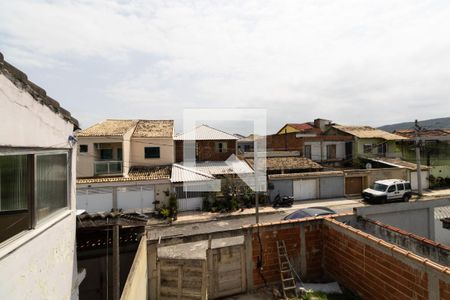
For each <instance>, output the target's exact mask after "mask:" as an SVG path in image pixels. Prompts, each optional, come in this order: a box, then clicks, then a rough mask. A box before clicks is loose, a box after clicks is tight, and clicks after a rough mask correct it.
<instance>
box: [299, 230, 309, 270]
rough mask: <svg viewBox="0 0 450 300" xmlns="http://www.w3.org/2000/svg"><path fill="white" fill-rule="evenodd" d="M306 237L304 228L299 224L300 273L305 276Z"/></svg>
mask: <svg viewBox="0 0 450 300" xmlns="http://www.w3.org/2000/svg"><path fill="white" fill-rule="evenodd" d="M306 267H307V266H306V237H305V226H304V225H303V224H301V223H300V273H301V275H302V276H306V270H307V268H306Z"/></svg>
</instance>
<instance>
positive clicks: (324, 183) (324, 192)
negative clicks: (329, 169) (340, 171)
mask: <svg viewBox="0 0 450 300" xmlns="http://www.w3.org/2000/svg"><path fill="white" fill-rule="evenodd" d="M343 196H344V177H342V176H340V177H323V178H320V198H321V199H327V198H337V197H343Z"/></svg>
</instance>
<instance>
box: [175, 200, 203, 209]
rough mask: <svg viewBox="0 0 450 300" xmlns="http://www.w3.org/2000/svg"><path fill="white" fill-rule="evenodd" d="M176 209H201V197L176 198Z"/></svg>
mask: <svg viewBox="0 0 450 300" xmlns="http://www.w3.org/2000/svg"><path fill="white" fill-rule="evenodd" d="M177 201H178V211H187V210H198V209H202V206H203V198H202V197H197V198H187V199H178V200H177Z"/></svg>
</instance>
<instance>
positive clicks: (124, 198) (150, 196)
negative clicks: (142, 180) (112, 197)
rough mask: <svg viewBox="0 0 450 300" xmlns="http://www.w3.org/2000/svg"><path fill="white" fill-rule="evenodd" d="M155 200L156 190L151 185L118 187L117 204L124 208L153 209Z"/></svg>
mask: <svg viewBox="0 0 450 300" xmlns="http://www.w3.org/2000/svg"><path fill="white" fill-rule="evenodd" d="M154 200H155V192H154V188H153V186H151V185H146V186H130V187H120V188H117V206H118V207H119V208H122V209H124V210H128V211H130V210H141V209H145V211H153V210H154V209H155V205H154V204H153V201H154Z"/></svg>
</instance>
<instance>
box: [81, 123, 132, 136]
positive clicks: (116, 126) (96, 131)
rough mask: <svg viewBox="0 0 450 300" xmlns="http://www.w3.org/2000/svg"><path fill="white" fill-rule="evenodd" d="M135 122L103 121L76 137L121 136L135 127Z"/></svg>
mask: <svg viewBox="0 0 450 300" xmlns="http://www.w3.org/2000/svg"><path fill="white" fill-rule="evenodd" d="M136 123H137V121H136V120H105V121H102V122H100V123H97V124H95V125H92V126H91V127H89V128H86V129H84V130H82V131H80V132H79V133H78V134H77V136H79V137H90V136H123V135H124V134H125V133H127V132H128V131H129V130H131V129H132V128H134V126H136Z"/></svg>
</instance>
